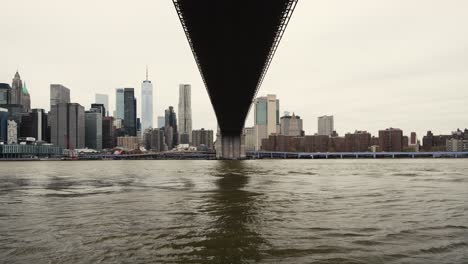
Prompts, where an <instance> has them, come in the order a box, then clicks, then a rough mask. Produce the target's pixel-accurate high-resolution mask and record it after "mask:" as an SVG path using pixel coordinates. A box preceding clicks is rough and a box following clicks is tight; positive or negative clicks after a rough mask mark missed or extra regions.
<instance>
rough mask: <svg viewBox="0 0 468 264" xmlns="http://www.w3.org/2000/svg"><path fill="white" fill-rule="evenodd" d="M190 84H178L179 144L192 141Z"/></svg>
mask: <svg viewBox="0 0 468 264" xmlns="http://www.w3.org/2000/svg"><path fill="white" fill-rule="evenodd" d="M191 97H192V96H191V86H190V84H181V85H179V109H178V110H179V111H178V115H179V116H178V119H179V124H178V130H179V144H189V143H190V142H192V103H191Z"/></svg>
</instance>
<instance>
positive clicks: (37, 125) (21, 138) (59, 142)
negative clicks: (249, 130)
mask: <svg viewBox="0 0 468 264" xmlns="http://www.w3.org/2000/svg"><path fill="white" fill-rule="evenodd" d="M70 98H71V91H70V89H69V88H67V87H65V86H64V85H62V84H51V85H50V110H49V111H48V112H47V111H46V110H44V109H31V99H30V95H29V93H28V90H27V89H26V84H25V83H24V82H23V81H22V80H21V77H20V75H19V73H18V72H17V73H16V74H15V76H14V78H13V81H12V85H11V86H10V85H9V84H7V83H0V145H2V146H15V145H19V146H25V145H28V146H38V145H41V146H54V147H56V148H60V149H65V150H68V151H69V152H70V151H71V152H73V151H80V152H81V151H83V152H88V151H89V152H101V151H103V150H106V151H113V150H114V149H115V148H119V147H120V148H119V149H120V150H124V151H137V152H138V151H141V150H144V148H142V147H145V148H146V150H148V151H167V150H172V149H174V148H176V147H178V146H180V145H183V147H184V148H186V149H188V148H190V147H192V149H196V148H200V147H201V149H203V150H211V149H212V148H213V144H212V142H211V143H210V142H209V141H210V140H211V141H212V139H213V131H211V130H204V129H202V130H196V131H192V109H191V86H190V85H189V84H181V85H180V86H179V105H178V111H179V115H178V116H177V115H176V113H175V111H174V108H173V107H172V106H169V107H168V108H167V109H166V110H165V115H164V116H162V117H158V126H157V127H155V126H153V113H154V110H153V84H152V82H151V81H150V80H149V79H148V70H147V72H146V79H145V80H144V81H143V82H142V84H141V119H140V118H138V117H137V99H136V97H135V89H134V88H117V89H116V94H115V98H116V104H115V106H116V107H115V111H114V112H113V116H110V114H109V96H108V95H106V94H96V95H95V103H93V104H91V106H90V108H89V109H87V110H85V107H84V106H82V105H80V104H79V103H75V102H71V99H70ZM192 133H194V135H195V138H196V141H195V142H192V138H193V134H192ZM56 148H54V153H56V152H57V151H56ZM3 149H7V148H6V147H5V148H3V147H2V148H1V149H0V151H1V150H3ZM16 151H21V148H20V149H17V150H16ZM0 155H1V153H0Z"/></svg>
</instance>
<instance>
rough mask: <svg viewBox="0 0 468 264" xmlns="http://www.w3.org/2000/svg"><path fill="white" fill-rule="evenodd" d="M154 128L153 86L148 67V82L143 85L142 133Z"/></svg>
mask: <svg viewBox="0 0 468 264" xmlns="http://www.w3.org/2000/svg"><path fill="white" fill-rule="evenodd" d="M152 127H153V84H152V83H151V81H150V80H148V67H147V68H146V80H144V81H143V83H142V84H141V131H145V130H146V129H147V128H152Z"/></svg>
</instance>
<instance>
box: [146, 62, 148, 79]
mask: <svg viewBox="0 0 468 264" xmlns="http://www.w3.org/2000/svg"><path fill="white" fill-rule="evenodd" d="M146 80H147V81H148V65H146Z"/></svg>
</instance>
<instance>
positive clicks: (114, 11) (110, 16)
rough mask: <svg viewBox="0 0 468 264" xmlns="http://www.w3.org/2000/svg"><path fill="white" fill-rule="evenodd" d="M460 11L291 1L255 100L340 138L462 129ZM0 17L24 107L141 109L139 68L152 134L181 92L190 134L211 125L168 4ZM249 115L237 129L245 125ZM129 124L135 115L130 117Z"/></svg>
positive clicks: (432, 4)
mask: <svg viewBox="0 0 468 264" xmlns="http://www.w3.org/2000/svg"><path fill="white" fill-rule="evenodd" d="M466 10H468V2H466V1H462V0H449V1H444V2H442V1H436V0H429V1H422V0H413V1H403V0H396V1H391V2H388V1H383V0H379V1H375V0H360V1H358V0H352V1H346V2H343V1H338V0H332V1H305V0H300V1H299V3H298V5H297V7H296V11H295V13H294V15H293V17H292V19H291V21H290V23H289V26H288V28H287V30H286V33H285V35H284V37H283V40H282V43H281V44H280V47H279V49H278V51H277V53H276V56H275V58H274V60H273V63H272V65H271V67H270V69H269V72H268V73H267V76H266V78H265V81H264V82H263V85H262V87H261V89H260V91H258V95H259V96H261V95H266V94H276V95H277V96H278V98H279V100H280V113H281V114H283V112H284V111H289V112H291V114H292V113H293V112H294V113H296V114H297V115H300V116H301V117H302V118H303V119H304V129H305V131H306V134H314V133H315V132H316V130H317V117H318V116H321V115H334V116H335V128H336V130H337V131H338V133H339V134H340V135H344V134H345V133H347V132H353V131H354V130H367V131H369V132H371V133H372V134H373V135H376V133H377V131H378V130H379V129H385V128H388V127H398V128H401V129H403V130H404V133H405V135H408V134H409V133H410V132H411V131H416V132H417V133H418V137H419V138H421V137H422V136H423V133H424V134H425V132H426V130H432V131H433V132H434V133H435V134H441V133H443V134H447V133H450V132H451V131H453V130H455V129H456V128H464V127H468V115H467V112H468V110H467V109H466V102H468V34H467V33H468V29H467V27H466V26H464V25H467V24H468V16H466ZM2 13H3V14H2V16H1V17H0V24H1V25H3V26H2V27H0V34H1V35H2V36H3V37H4V39H5V40H6V41H3V42H2V46H1V47H2V48H1V49H0V57H1V58H2V61H3V62H4V63H2V64H1V65H0V82H6V83H10V84H11V80H12V78H13V76H14V74H15V72H16V70H17V69H18V70H19V72H20V75H21V77H22V79H23V80H25V81H26V83H27V87H28V90H29V92H30V94H31V102H32V107H33V108H44V109H48V108H49V85H50V84H52V83H60V84H63V85H65V86H66V87H68V88H70V89H71V99H72V101H73V102H77V103H80V104H82V105H83V106H85V108H86V109H88V108H89V107H90V104H91V103H93V102H94V96H95V94H96V93H103V94H108V95H109V104H110V109H109V110H110V111H109V112H110V114H112V112H113V110H114V109H115V89H116V88H123V87H133V88H135V94H136V97H137V100H138V112H140V107H141V105H140V103H141V100H140V96H141V82H142V81H143V80H144V79H145V74H146V72H145V71H146V65H148V67H149V76H150V78H149V79H150V80H151V81H152V83H153V86H154V88H153V89H154V90H153V94H154V98H153V100H154V110H155V112H154V122H153V123H154V125H156V124H157V117H158V116H161V115H163V111H164V109H165V108H167V107H168V106H169V105H172V106H174V107H176V106H177V103H178V86H179V84H181V83H189V84H191V85H192V114H193V129H199V128H202V127H204V128H207V129H213V130H215V129H216V117H215V115H214V112H213V108H212V106H211V103H210V101H209V97H208V95H207V93H206V89H205V87H204V85H203V82H202V79H201V76H200V73H199V72H198V68H197V66H196V64H195V61H194V59H193V55H192V52H191V50H190V47H189V45H188V42H187V40H186V37H185V34H184V32H183V30H182V27H181V25H180V22H179V19H178V17H177V14H176V12H175V9H174V6H173V3H172V1H171V0H164V1H160V0H158V1H154V0H142V1H139V2H138V4H135V2H128V1H122V0H119V1H109V0H104V1H98V2H96V1H90V0H84V1H80V2H69V1H58V0H44V1H27V0H16V1H7V2H6V3H4V4H3V12H2ZM252 113H253V111H251V112H250V115H249V118H248V119H247V121H246V126H252V125H253V119H252ZM139 116H140V114H139Z"/></svg>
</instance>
